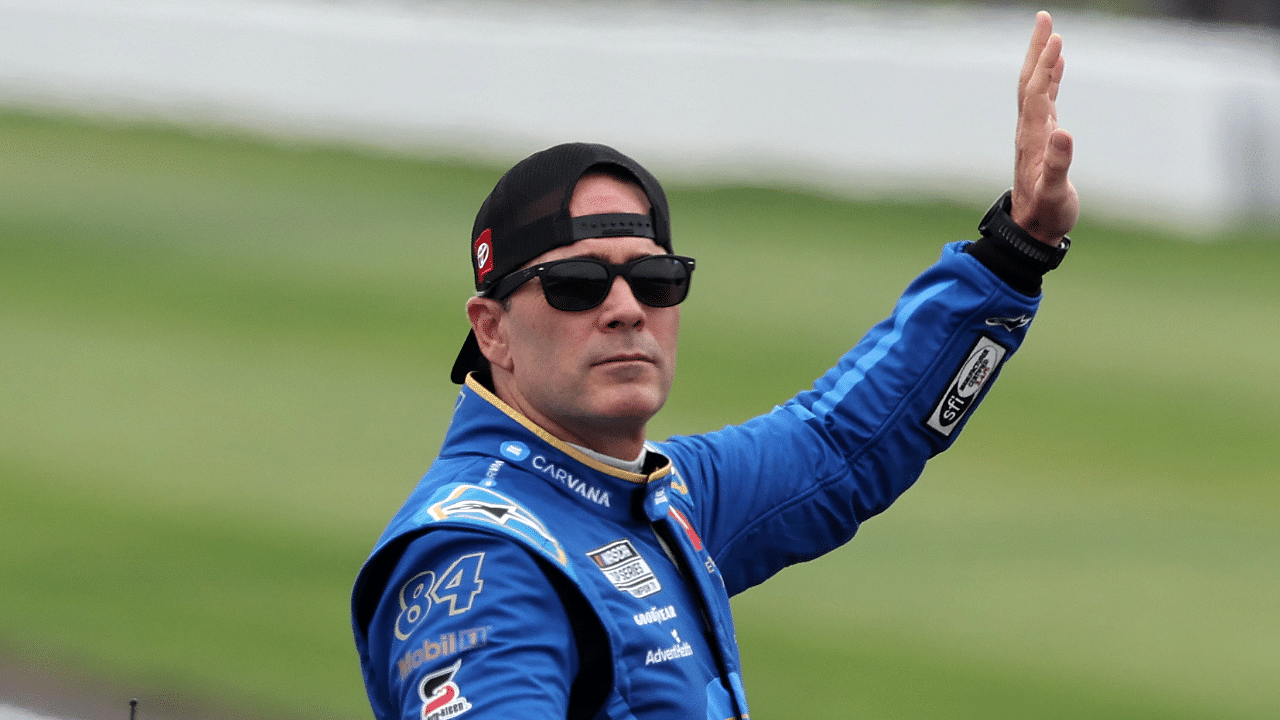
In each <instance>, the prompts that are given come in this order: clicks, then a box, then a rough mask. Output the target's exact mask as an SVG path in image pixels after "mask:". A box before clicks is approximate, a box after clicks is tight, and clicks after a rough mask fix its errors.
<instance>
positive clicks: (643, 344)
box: [490, 175, 680, 457]
mask: <svg viewBox="0 0 1280 720" xmlns="http://www.w3.org/2000/svg"><path fill="white" fill-rule="evenodd" d="M569 211H570V214H572V215H573V216H575V217H577V216H580V215H594V214H599V213H641V214H645V213H648V212H649V203H648V200H647V199H646V198H645V196H644V193H643V192H642V191H641V190H640V189H639V188H637V187H635V186H634V185H631V184H629V183H625V182H622V181H619V180H617V179H615V178H612V177H609V176H605V175H588V176H586V177H584V178H583V179H582V180H581V181H579V183H578V186H577V188H576V189H575V191H574V194H573V197H572V199H571V201H570V205H569ZM665 252H666V251H665V250H663V249H662V247H660V246H659V245H657V244H656V243H655V242H654V241H653V240H651V239H649V238H640V237H624V238H590V239H585V240H579V241H577V242H575V243H573V244H572V245H567V246H565V247H560V248H555V249H553V250H550V251H548V252H546V253H544V254H542V255H541V256H539V257H538V258H536V259H535V260H534V261H533V262H531V263H529V264H530V265H534V264H537V263H539V262H546V261H550V260H561V259H564V258H570V257H595V258H599V259H601V260H604V261H606V262H610V263H623V262H627V261H628V260H634V259H635V258H638V257H642V256H645V255H662V254H665ZM540 283H541V281H540V280H539V279H536V278H535V279H533V280H530V281H529V282H527V283H525V284H524V285H523V286H521V287H520V289H519V290H517V291H516V292H515V293H513V294H512V295H511V296H510V298H509V309H507V310H505V311H504V312H502V313H501V316H500V318H499V320H498V322H497V327H498V328H500V329H499V333H500V338H501V341H502V343H501V346H500V352H499V353H497V356H496V357H490V361H491V363H492V364H493V366H494V382H495V385H497V390H498V395H499V397H502V399H503V400H504V401H505V402H507V403H508V404H510V405H512V406H513V407H515V408H516V409H517V410H520V411H521V412H522V413H524V414H525V415H526V416H528V417H529V418H530V419H531V420H533V421H534V422H536V423H538V424H539V425H540V426H542V427H543V428H544V429H546V430H548V431H550V432H551V433H552V434H554V435H556V436H558V437H560V438H561V439H564V440H567V441H569V442H574V443H578V444H581V445H585V446H587V447H590V448H592V449H595V450H598V451H600V452H605V453H607V454H611V455H615V456H617V457H635V455H637V454H638V453H639V445H640V442H642V441H643V436H644V426H645V424H646V423H647V422H648V420H649V418H651V417H653V415H654V414H655V413H657V412H658V410H659V409H660V408H661V407H662V405H663V404H664V403H665V402H666V400H667V395H668V393H669V392H670V390H671V382H672V378H673V376H674V374H675V363H676V338H677V335H678V333H679V329H680V310H679V307H678V306H677V307H669V308H655V307H650V306H648V305H645V304H643V303H641V302H640V301H638V300H636V298H635V295H633V294H632V292H631V287H630V286H629V285H628V284H627V282H626V280H624V279H623V278H621V277H616V278H614V280H613V286H612V287H611V289H610V291H609V295H608V297H606V298H605V300H604V302H603V303H601V304H600V305H599V306H597V307H594V308H592V309H590V310H585V311H581V312H565V311H561V310H556V309H555V308H552V307H551V306H550V305H548V304H547V301H546V298H545V297H544V296H543V294H542V287H541V284H540ZM632 448H634V449H632Z"/></svg>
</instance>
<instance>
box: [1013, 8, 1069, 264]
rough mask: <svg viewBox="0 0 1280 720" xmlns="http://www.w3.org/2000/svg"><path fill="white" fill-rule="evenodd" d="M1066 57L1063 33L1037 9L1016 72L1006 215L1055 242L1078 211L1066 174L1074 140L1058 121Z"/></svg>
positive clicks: (1065, 230)
mask: <svg viewBox="0 0 1280 720" xmlns="http://www.w3.org/2000/svg"><path fill="white" fill-rule="evenodd" d="M1064 65H1065V61H1064V59H1063V57H1062V37H1061V36H1060V35H1057V34H1056V33H1054V32H1053V18H1051V17H1050V16H1049V13H1047V12H1041V13H1038V14H1037V15H1036V27H1035V30H1034V31H1033V32H1032V33H1031V45H1030V47H1028V48H1027V57H1026V60H1025V61H1024V62H1023V64H1022V73H1021V75H1020V76H1019V78H1018V130H1017V138H1016V146H1017V153H1016V157H1015V160H1014V176H1013V178H1014V179H1013V202H1012V208H1011V210H1010V213H1009V215H1010V217H1012V218H1013V221H1014V222H1016V223H1017V224H1018V225H1020V226H1022V228H1023V229H1024V230H1026V231H1027V232H1028V233H1030V234H1031V235H1032V236H1033V237H1035V238H1037V239H1038V240H1040V241H1042V242H1045V243H1048V244H1050V245H1058V244H1059V243H1061V242H1062V237H1063V236H1064V235H1066V234H1067V233H1068V232H1070V231H1071V228H1072V227H1074V226H1075V224H1076V220H1077V219H1079V217H1080V198H1079V196H1078V195H1077V194H1076V189H1075V187H1074V186H1073V185H1072V184H1071V181H1070V180H1069V179H1068V178H1067V170H1068V169H1069V168H1070V167H1071V154H1072V150H1073V144H1074V141H1073V140H1072V138H1071V133H1068V132H1067V131H1066V130H1063V129H1062V128H1060V127H1058V107H1057V100H1058V85H1059V84H1060V83H1061V82H1062V70H1063V67H1064Z"/></svg>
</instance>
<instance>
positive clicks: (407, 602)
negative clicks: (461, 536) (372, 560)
mask: <svg viewBox="0 0 1280 720" xmlns="http://www.w3.org/2000/svg"><path fill="white" fill-rule="evenodd" d="M483 565H484V553H482V552H478V553H471V554H469V555H463V556H462V557H460V558H458V559H457V560H454V561H453V564H452V565H450V566H449V569H448V570H445V571H444V572H442V573H440V575H439V577H438V578H437V576H436V573H435V571H434V570H425V571H423V572H420V573H418V574H417V575H414V576H413V577H411V578H409V581H408V582H406V583H405V584H404V585H403V586H401V587H400V596H399V600H400V615H399V616H397V617H396V627H395V633H396V639H397V640H408V639H409V634H410V633H412V632H413V626H414V625H416V624H417V623H419V622H420V621H422V619H423V618H425V617H426V616H427V613H429V612H431V607H432V605H435V604H440V603H448V605H449V614H450V615H461V614H463V613H465V612H466V611H468V610H470V609H471V605H472V604H473V603H474V602H475V599H476V595H479V594H480V591H481V590H483V589H484V580H481V579H480V568H481V566H483Z"/></svg>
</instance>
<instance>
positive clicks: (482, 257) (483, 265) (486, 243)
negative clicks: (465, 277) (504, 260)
mask: <svg viewBox="0 0 1280 720" xmlns="http://www.w3.org/2000/svg"><path fill="white" fill-rule="evenodd" d="M471 249H472V251H473V252H474V253H475V261H476V284H477V285H479V284H480V283H482V282H484V276H485V275H488V274H489V273H490V272H491V271H492V270H493V233H492V232H490V231H489V228H485V229H484V232H482V233H480V237H478V238H476V242H475V244H474V245H472V246H471Z"/></svg>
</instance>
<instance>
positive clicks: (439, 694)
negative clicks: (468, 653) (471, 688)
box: [418, 660, 471, 720]
mask: <svg viewBox="0 0 1280 720" xmlns="http://www.w3.org/2000/svg"><path fill="white" fill-rule="evenodd" d="M461 668H462V661H461V660H459V661H457V662H455V663H454V664H452V665H450V666H449V667H447V668H445V669H443V670H440V671H438V672H434V673H432V674H430V675H428V676H426V677H424V678H422V684H421V685H419V686H418V697H420V698H422V720H449V718H455V717H458V716H459V715H461V714H463V713H465V712H466V711H468V710H470V709H471V703H470V702H468V701H467V698H466V697H464V696H463V695H462V688H460V687H458V684H457V683H455V682H454V681H453V676H454V675H456V674H457V673H458V670H459V669H461Z"/></svg>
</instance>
